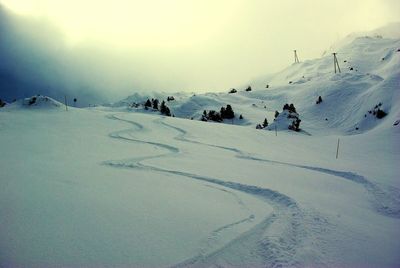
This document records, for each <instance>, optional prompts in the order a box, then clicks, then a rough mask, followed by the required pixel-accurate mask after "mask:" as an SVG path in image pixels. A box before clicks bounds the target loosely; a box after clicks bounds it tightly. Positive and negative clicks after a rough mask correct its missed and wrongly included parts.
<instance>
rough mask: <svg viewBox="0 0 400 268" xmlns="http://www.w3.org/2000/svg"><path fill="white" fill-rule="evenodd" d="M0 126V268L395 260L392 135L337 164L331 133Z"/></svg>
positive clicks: (32, 116)
mask: <svg viewBox="0 0 400 268" xmlns="http://www.w3.org/2000/svg"><path fill="white" fill-rule="evenodd" d="M50 111H51V112H50ZM0 123H1V126H0V129H1V131H0V148H1V150H2V154H1V157H0V169H1V170H2V174H1V176H0V226H1V228H0V252H1V254H0V266H2V267H27V266H29V267H44V266H45V267H48V266H69V267H71V266H73V267H77V266H79V267H88V266H90V267H94V266H96V267H98V266H102V267H103V266H114V267H121V266H123V267H132V266H139V267H160V266H163V267H165V266H196V267H198V266H201V267H204V266H213V267H214V266H217V265H218V266H224V267H231V266H254V267H261V266H293V265H297V266H305V265H310V266H325V265H328V266H335V267H336V266H362V267H365V266H386V267H394V266H397V265H398V264H399V263H400V259H399V255H398V250H399V248H400V239H399V237H400V228H399V225H400V190H399V189H400V185H399V181H398V172H397V165H398V163H399V161H400V153H399V150H398V148H399V145H400V144H399V141H400V139H399V137H400V126H397V127H393V128H391V129H385V130H382V131H376V130H374V131H370V132H368V133H367V134H363V135H358V136H354V135H353V136H343V137H340V138H341V147H340V148H341V149H340V155H339V159H337V160H336V159H335V153H336V142H337V137H336V136H305V135H293V134H290V133H285V132H282V133H280V134H279V135H278V136H277V137H276V136H275V134H274V133H273V132H268V131H258V130H256V129H253V128H247V127H241V126H232V125H228V124H210V123H205V122H200V121H194V120H193V121H192V120H183V119H178V118H168V117H160V116H158V115H147V114H142V113H127V112H104V111H97V110H82V109H74V108H71V109H69V111H68V112H67V111H65V110H62V109H60V110H54V109H52V110H49V109H23V108H21V109H9V108H3V109H1V110H0Z"/></svg>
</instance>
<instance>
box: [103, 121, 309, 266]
mask: <svg viewBox="0 0 400 268" xmlns="http://www.w3.org/2000/svg"><path fill="white" fill-rule="evenodd" d="M108 118H110V119H113V120H121V121H124V122H128V123H130V124H132V125H133V126H134V127H135V129H128V130H121V131H116V132H113V133H111V134H109V136H110V137H112V138H116V139H121V140H124V141H128V142H138V143H144V144H149V145H154V146H158V147H160V148H162V149H165V150H166V151H167V152H166V153H163V154H158V155H154V156H148V157H139V158H133V159H127V160H122V161H106V162H104V164H106V165H109V166H113V167H121V168H137V169H143V170H151V171H156V172H162V173H168V174H173V175H178V176H183V177H188V178H191V179H196V180H200V181H204V182H207V183H210V184H213V185H219V186H223V187H225V188H229V189H233V190H237V191H240V192H244V193H247V194H250V195H253V196H256V197H259V198H261V199H263V200H265V201H266V202H267V203H268V204H269V205H271V206H272V208H273V213H272V214H271V215H268V217H267V218H266V219H264V220H263V221H261V222H260V223H259V224H257V225H256V226H254V227H253V228H251V229H250V230H248V231H247V232H245V233H243V234H241V235H240V236H239V237H237V238H235V239H234V240H232V241H231V242H229V243H228V244H227V245H225V246H223V247H222V248H219V249H216V250H214V251H211V252H210V250H207V249H201V250H200V252H199V254H198V255H197V256H194V257H193V258H190V259H188V260H186V261H184V262H182V263H179V264H177V265H175V266H177V267H179V266H214V265H216V264H217V263H219V265H223V266H225V265H227V266H235V265H236V266H237V265H239V266H243V265H250V266H257V267H260V266H263V267H265V266H268V267H281V266H295V265H296V264H298V262H297V261H296V258H295V255H296V249H297V248H298V247H299V246H300V243H301V240H302V236H304V234H305V233H306V231H305V229H304V227H303V220H302V217H303V213H302V210H301V209H300V208H299V206H298V205H297V203H296V202H295V201H294V200H293V199H292V198H290V197H288V196H286V195H284V194H281V193H279V192H276V191H273V190H270V189H266V188H261V187H257V186H253V185H246V184H242V183H236V182H230V181H225V180H221V179H216V178H211V177H207V176H202V175H198V174H193V173H188V172H184V171H177V170H170V169H164V168H159V167H154V166H150V165H146V164H144V163H142V161H144V160H149V159H154V158H160V157H165V156H167V155H174V154H179V153H180V151H179V149H178V148H176V147H173V146H170V145H166V144H162V143H157V142H150V141H144V140H140V139H136V138H134V137H133V136H131V137H129V138H128V137H125V136H123V134H131V132H134V131H136V130H144V129H145V128H144V126H143V125H141V124H139V123H136V122H132V121H129V120H125V119H120V118H119V117H117V116H115V115H113V116H109V117H108ZM176 138H177V139H179V137H176ZM199 144H200V143H199ZM253 218H254V215H250V216H249V217H248V218H245V219H242V220H239V221H238V222H234V223H230V224H227V225H225V226H222V227H219V228H218V229H216V230H214V231H213V232H212V234H210V237H212V236H215V235H216V234H218V233H220V232H221V231H223V230H224V229H227V228H230V227H232V226H235V225H237V224H241V223H244V222H248V221H251V220H253ZM273 226H274V227H279V228H278V230H279V231H278V232H274V233H273V235H266V233H267V231H268V228H271V227H273ZM279 232H280V233H279ZM208 246H210V245H208ZM211 246H212V245H211ZM238 253H240V254H238Z"/></svg>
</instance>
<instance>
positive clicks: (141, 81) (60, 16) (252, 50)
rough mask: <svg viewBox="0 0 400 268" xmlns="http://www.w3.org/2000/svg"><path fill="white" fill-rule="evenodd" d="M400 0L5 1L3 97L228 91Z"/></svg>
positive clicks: (309, 53)
mask: <svg viewBox="0 0 400 268" xmlns="http://www.w3.org/2000/svg"><path fill="white" fill-rule="evenodd" d="M399 10H400V2H399V1H397V0H363V1H361V0H360V1H359V0H351V1H350V0H349V1H345V0H336V1H327V0H320V1H317V0H298V1H289V0H281V1H267V0H251V1H249V0H230V1H222V0H220V1H211V0H202V1H200V0H193V1H183V0H171V1H161V0H160V1H157V0H150V1H126V0H125V1H124V0H117V1H93V0H90V1H75V0H74V1H72V0H71V1H54V0H41V1H24V0H0V57H1V60H0V98H3V99H4V98H5V99H6V100H11V99H14V98H20V97H24V96H29V95H32V94H37V93H38V94H46V95H50V96H53V97H56V98H59V99H60V98H62V97H63V96H64V94H67V95H68V96H70V97H71V98H72V97H77V98H78V101H79V103H80V104H81V105H87V104H89V103H94V102H102V101H106V100H107V101H108V100H117V99H118V98H122V97H124V96H126V95H129V94H133V93H135V92H146V91H153V90H154V91H195V92H200V91H225V90H227V89H229V88H230V87H238V86H244V85H246V83H247V82H248V81H249V80H251V79H252V78H254V77H258V76H260V75H265V74H268V73H272V72H276V71H278V70H279V69H281V68H283V67H285V66H288V65H289V64H291V63H292V61H293V50H294V49H297V51H298V53H299V57H300V60H306V59H311V58H315V57H319V56H320V55H321V54H322V52H323V51H324V50H325V49H327V48H329V46H330V45H331V44H332V43H334V42H335V41H338V40H339V39H340V38H342V37H344V36H345V35H347V34H349V33H351V32H354V31H365V30H371V29H374V28H377V27H380V26H382V25H384V24H387V23H389V22H393V21H396V20H398V18H399V17H400V16H399V15H400V14H399V12H400V11H399Z"/></svg>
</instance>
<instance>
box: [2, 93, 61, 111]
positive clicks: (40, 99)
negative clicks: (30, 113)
mask: <svg viewBox="0 0 400 268" xmlns="http://www.w3.org/2000/svg"><path fill="white" fill-rule="evenodd" d="M63 106H64V105H63V104H62V103H60V102H58V101H56V100H54V99H52V98H50V97H47V96H41V95H36V96H32V97H30V98H25V99H20V100H17V101H15V102H13V103H11V104H9V105H6V106H5V108H6V109H52V110H53V109H64V108H63Z"/></svg>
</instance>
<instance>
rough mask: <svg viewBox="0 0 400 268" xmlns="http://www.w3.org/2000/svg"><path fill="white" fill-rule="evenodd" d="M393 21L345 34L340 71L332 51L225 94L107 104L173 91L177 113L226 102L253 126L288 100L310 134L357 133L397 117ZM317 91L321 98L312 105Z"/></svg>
mask: <svg viewBox="0 0 400 268" xmlns="http://www.w3.org/2000/svg"><path fill="white" fill-rule="evenodd" d="M396 25H397V26H399V24H394V25H390V26H388V27H386V28H382V29H378V30H376V31H373V32H371V33H370V35H367V34H368V33H363V34H358V35H350V36H349V37H347V38H346V39H345V41H343V42H342V44H337V45H335V49H337V50H335V51H336V52H337V53H338V54H337V56H338V61H339V66H340V68H341V73H336V74H335V73H334V68H333V56H332V54H331V53H326V55H325V56H323V57H322V58H319V59H314V60H306V61H304V62H300V63H296V64H293V65H291V66H289V67H288V68H286V69H284V70H282V71H281V72H279V73H277V74H274V75H269V76H268V77H266V78H265V79H257V80H255V81H251V82H249V85H251V86H252V91H250V92H246V91H245V90H244V89H245V87H241V88H237V90H238V92H237V93H233V94H228V90H227V92H225V93H206V94H198V95H196V94H184V93H179V94H167V93H165V94H160V93H154V94H149V95H148V96H141V95H139V94H135V95H132V96H130V97H128V98H127V99H125V100H123V101H121V102H119V103H115V104H114V105H112V106H113V107H127V106H129V105H130V104H132V103H134V102H135V103H143V102H144V101H145V100H146V99H147V98H153V97H154V98H158V99H160V100H163V99H164V100H166V99H167V96H170V95H174V98H175V101H171V102H168V105H169V107H170V108H171V111H172V113H173V114H175V116H177V117H182V118H194V119H197V120H198V119H200V118H201V115H202V113H203V111H204V110H207V111H208V110H216V111H219V109H220V108H221V107H222V106H225V105H227V104H230V105H232V107H233V109H234V111H235V114H236V115H237V116H236V119H238V117H239V115H240V114H242V115H243V117H244V119H245V120H243V121H241V120H234V123H235V124H241V125H249V126H251V127H254V128H255V126H256V124H258V123H262V121H263V120H264V118H266V117H267V119H268V121H269V122H272V121H273V119H274V112H275V111H276V110H277V111H279V112H280V111H282V107H283V105H284V104H285V103H293V104H294V105H295V106H296V108H297V110H298V112H299V114H300V116H301V118H302V122H301V128H302V129H304V130H305V131H307V132H308V133H311V134H313V135H314V134H359V133H363V132H365V131H368V130H370V129H372V128H374V127H376V126H377V125H379V123H383V122H386V123H385V124H386V125H387V126H389V125H392V124H393V122H395V121H396V120H398V119H400V95H399V90H398V88H399V87H400V51H399V49H400V36H399V37H398V38H394V37H396V35H395V34H394V33H393V32H394V30H393V28H394V26H396ZM399 27H400V26H399ZM378 33H382V34H386V35H387V36H389V38H386V37H385V35H378ZM389 33H391V34H389ZM349 40H351V41H349ZM332 51H333V50H332ZM267 85H268V88H266V86H267ZM319 96H321V97H322V99H323V102H322V103H321V104H320V105H316V104H315V103H316V101H317V99H318V97H319ZM379 103H381V106H380V108H381V109H382V110H383V111H385V112H386V113H388V114H389V116H387V117H386V118H384V119H382V120H377V119H376V117H375V116H373V115H371V114H370V113H369V112H368V111H371V110H373V109H374V108H375V106H376V105H378V104H379ZM131 110H135V109H131ZM226 123H232V121H231V120H227V121H226Z"/></svg>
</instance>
